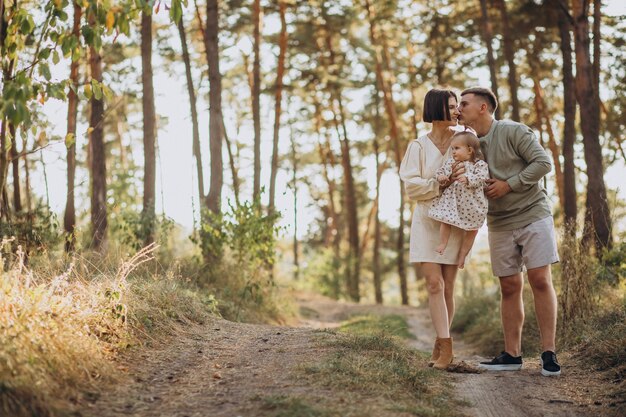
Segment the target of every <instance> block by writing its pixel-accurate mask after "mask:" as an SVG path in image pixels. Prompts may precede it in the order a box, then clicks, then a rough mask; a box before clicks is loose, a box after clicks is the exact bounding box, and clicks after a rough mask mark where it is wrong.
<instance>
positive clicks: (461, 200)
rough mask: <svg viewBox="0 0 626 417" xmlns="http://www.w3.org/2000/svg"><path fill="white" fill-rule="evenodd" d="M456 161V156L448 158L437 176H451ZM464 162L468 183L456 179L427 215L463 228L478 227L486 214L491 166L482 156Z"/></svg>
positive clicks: (436, 200) (474, 228)
mask: <svg viewBox="0 0 626 417" xmlns="http://www.w3.org/2000/svg"><path fill="white" fill-rule="evenodd" d="M454 163H455V160H454V158H448V160H446V163H445V164H443V166H442V167H441V168H439V169H438V170H437V171H436V172H435V178H437V177H438V176H440V175H445V176H450V174H452V165H453V164H454ZM463 164H464V165H465V174H464V175H465V177H466V178H467V184H463V183H460V182H458V181H455V182H453V183H452V184H451V185H450V186H449V187H448V188H446V189H445V190H444V192H443V194H441V195H440V196H439V197H437V198H435V200H434V201H433V204H432V205H431V206H430V210H428V217H430V218H432V219H434V220H437V221H440V222H443V223H447V224H450V225H452V226H456V227H458V228H461V229H463V230H478V229H480V227H481V226H482V225H483V223H485V218H486V217H487V208H488V207H487V197H485V192H484V191H483V187H484V186H485V180H486V179H488V178H489V167H488V166H487V163H486V162H485V161H481V160H478V161H476V162H474V163H472V162H469V161H466V162H464V163H463Z"/></svg>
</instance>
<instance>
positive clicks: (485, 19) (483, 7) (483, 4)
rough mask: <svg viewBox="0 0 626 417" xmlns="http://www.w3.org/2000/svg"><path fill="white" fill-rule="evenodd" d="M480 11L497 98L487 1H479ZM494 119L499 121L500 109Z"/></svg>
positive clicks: (493, 88)
mask: <svg viewBox="0 0 626 417" xmlns="http://www.w3.org/2000/svg"><path fill="white" fill-rule="evenodd" d="M480 11H481V15H482V21H481V23H482V32H483V40H484V42H485V45H486V46H487V65H488V66H489V76H490V77H491V89H492V90H493V92H494V94H495V95H496V97H498V73H497V71H496V59H495V58H494V55H493V45H492V39H493V30H492V28H491V21H490V20H489V14H488V13H487V0H480ZM495 118H496V119H500V108H497V109H496V112H495Z"/></svg>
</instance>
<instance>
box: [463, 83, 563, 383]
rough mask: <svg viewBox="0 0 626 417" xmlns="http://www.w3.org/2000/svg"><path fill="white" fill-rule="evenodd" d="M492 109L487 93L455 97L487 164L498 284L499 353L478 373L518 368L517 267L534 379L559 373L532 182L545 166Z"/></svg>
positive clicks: (547, 217)
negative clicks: (534, 327)
mask: <svg viewBox="0 0 626 417" xmlns="http://www.w3.org/2000/svg"><path fill="white" fill-rule="evenodd" d="M497 106H498V101H497V99H496V96H495V94H494V93H493V92H492V91H491V90H489V89H488V88H478V87H476V88H469V89H467V90H464V91H463V92H462V93H461V102H460V104H459V111H460V113H461V117H460V122H461V123H463V124H465V125H466V126H469V127H471V128H473V129H474V130H475V131H476V133H477V135H478V137H479V138H480V144H481V148H482V151H483V153H484V155H485V158H486V160H487V163H488V164H489V173H490V176H491V179H490V180H487V182H488V185H487V187H486V188H485V194H486V196H487V198H488V199H489V211H488V214H487V225H488V228H489V247H490V253H491V266H492V269H493V273H494V275H496V276H497V277H498V278H499V279H500V290H501V303H500V309H501V320H502V328H503V330H504V351H503V352H502V353H501V354H500V355H498V356H496V357H495V358H494V359H493V360H491V361H488V362H481V363H480V365H479V367H481V368H483V369H487V370H501V371H505V370H507V371H508V370H519V369H521V368H522V356H521V339H522V325H523V324H524V304H523V300H522V289H523V284H524V279H523V275H522V271H523V270H524V268H525V269H526V270H527V272H528V281H529V283H530V286H531V288H532V292H533V298H534V302H535V311H536V314H537V322H538V324H539V331H540V334H541V346H542V351H543V353H542V354H541V365H542V369H541V374H542V375H544V376H557V375H560V374H561V366H560V365H559V363H558V361H557V358H556V354H555V333H556V318H557V313H556V309H557V300H556V293H555V291H554V287H553V285H552V277H551V271H550V265H551V264H553V263H555V262H558V261H559V257H558V253H557V248H556V238H555V232H554V223H553V219H552V211H551V207H550V202H549V200H548V197H547V194H546V192H545V190H544V189H543V187H542V186H541V185H540V183H539V181H540V180H541V178H543V176H545V175H546V174H547V173H548V172H550V170H551V168H552V165H551V162H550V159H549V157H548V155H547V154H546V152H545V150H544V149H543V148H542V147H541V145H540V144H539V142H538V141H537V138H536V137H535V135H534V133H533V132H532V130H531V129H530V128H529V127H528V126H526V125H523V124H521V123H517V122H513V121H510V120H495V119H494V117H493V113H494V111H495V110H496V107H497ZM457 174H458V173H457Z"/></svg>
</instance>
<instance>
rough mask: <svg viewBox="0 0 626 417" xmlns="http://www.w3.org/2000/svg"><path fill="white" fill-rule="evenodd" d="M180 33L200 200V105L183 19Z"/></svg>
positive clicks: (179, 23)
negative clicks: (198, 103)
mask: <svg viewBox="0 0 626 417" xmlns="http://www.w3.org/2000/svg"><path fill="white" fill-rule="evenodd" d="M178 34H179V36H180V45H181V48H182V51H183V62H184V63H185V77H186V79H187V93H188V94H189V108H190V112H191V126H192V132H193V133H192V134H193V145H192V148H193V156H194V157H195V158H196V172H197V176H198V197H199V201H202V200H203V199H204V171H203V167H202V150H201V148H200V128H199V124H198V107H197V98H196V90H195V87H194V85H193V78H192V76H191V59H190V58H189V48H188V47H187V35H186V33H185V26H184V23H183V19H182V18H181V19H180V20H179V21H178Z"/></svg>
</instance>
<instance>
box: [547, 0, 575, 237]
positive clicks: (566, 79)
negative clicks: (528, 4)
mask: <svg viewBox="0 0 626 417" xmlns="http://www.w3.org/2000/svg"><path fill="white" fill-rule="evenodd" d="M559 1H560V0H553V2H552V6H553V8H554V9H555V10H556V13H557V16H558V20H557V21H558V26H559V34H560V38H561V55H562V56H563V67H562V69H563V115H564V118H565V120H564V123H563V143H562V146H563V190H564V192H563V197H564V200H565V202H564V205H563V212H564V215H565V219H564V220H565V224H566V225H568V227H569V228H570V232H571V233H573V234H574V233H575V232H576V217H577V214H578V205H577V201H576V200H577V195H576V167H575V165H574V142H575V141H576V87H575V85H574V75H573V71H572V38H571V34H570V31H571V29H572V25H571V23H570V21H569V18H568V15H567V13H566V11H565V10H564V9H563V8H562V7H560V6H559V4H558V2H559Z"/></svg>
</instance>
